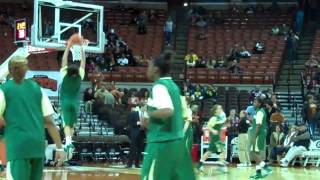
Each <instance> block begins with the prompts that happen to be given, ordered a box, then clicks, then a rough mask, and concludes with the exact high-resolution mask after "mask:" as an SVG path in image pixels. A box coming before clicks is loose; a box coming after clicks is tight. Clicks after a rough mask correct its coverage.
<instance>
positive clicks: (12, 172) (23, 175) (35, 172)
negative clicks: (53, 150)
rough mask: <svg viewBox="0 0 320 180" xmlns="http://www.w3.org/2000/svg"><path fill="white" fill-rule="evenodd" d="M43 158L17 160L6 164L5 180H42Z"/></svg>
mask: <svg viewBox="0 0 320 180" xmlns="http://www.w3.org/2000/svg"><path fill="white" fill-rule="evenodd" d="M43 164H44V159H43V158H31V159H19V160H13V161H9V162H8V164H7V179H13V180H42V176H43Z"/></svg>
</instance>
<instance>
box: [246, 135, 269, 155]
mask: <svg viewBox="0 0 320 180" xmlns="http://www.w3.org/2000/svg"><path fill="white" fill-rule="evenodd" d="M266 138H267V134H265V133H262V134H260V135H258V136H257V138H256V142H253V143H254V144H252V146H251V148H250V150H251V151H254V152H262V151H264V150H265V148H266Z"/></svg>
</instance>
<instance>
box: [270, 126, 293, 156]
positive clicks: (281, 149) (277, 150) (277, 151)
mask: <svg viewBox="0 0 320 180" xmlns="http://www.w3.org/2000/svg"><path fill="white" fill-rule="evenodd" d="M297 133H298V130H297V127H296V126H294V125H292V126H291V128H290V131H289V133H288V134H287V136H286V138H285V139H284V142H283V144H282V145H280V146H276V147H274V148H273V149H272V150H271V154H270V160H274V161H275V160H278V159H279V158H278V157H277V156H281V155H282V154H283V153H287V152H288V151H289V149H290V148H291V147H292V146H293V144H294V142H293V141H292V138H293V137H295V136H296V135H297ZM279 160H280V159H279Z"/></svg>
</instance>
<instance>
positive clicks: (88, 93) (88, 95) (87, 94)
mask: <svg viewBox="0 0 320 180" xmlns="http://www.w3.org/2000/svg"><path fill="white" fill-rule="evenodd" d="M83 101H84V109H85V111H86V112H87V113H92V104H93V102H94V93H93V89H92V88H87V89H86V90H85V91H84V96H83Z"/></svg>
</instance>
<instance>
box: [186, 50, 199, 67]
mask: <svg viewBox="0 0 320 180" xmlns="http://www.w3.org/2000/svg"><path fill="white" fill-rule="evenodd" d="M184 60H185V61H186V63H187V66H188V67H195V66H196V63H197V61H198V60H199V58H198V56H197V55H196V54H195V52H194V51H193V50H190V53H189V54H187V55H186V56H185V58H184Z"/></svg>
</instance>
